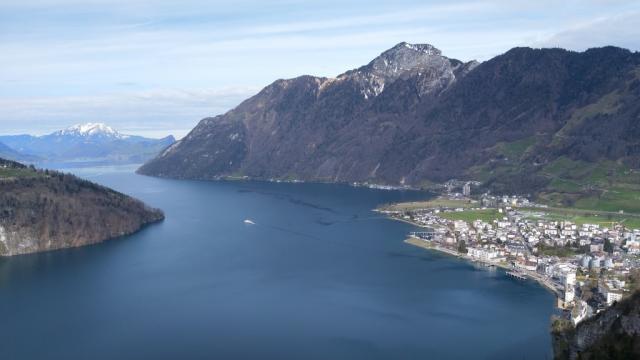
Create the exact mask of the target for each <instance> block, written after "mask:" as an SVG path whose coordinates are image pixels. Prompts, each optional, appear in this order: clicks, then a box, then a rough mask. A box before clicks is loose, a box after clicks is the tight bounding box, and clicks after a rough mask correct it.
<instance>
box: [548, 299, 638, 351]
mask: <svg viewBox="0 0 640 360" xmlns="http://www.w3.org/2000/svg"><path fill="white" fill-rule="evenodd" d="M553 347H554V353H555V358H556V359H558V360H564V359H567V360H568V359H572V360H573V359H584V360H590V359H593V360H596V359H598V360H608V359H638V358H640V292H636V293H634V294H633V295H631V296H629V297H627V298H625V299H623V300H622V301H620V302H619V303H617V304H614V305H613V306H611V307H610V308H607V309H606V310H604V311H602V312H601V313H599V314H597V315H596V316H595V317H593V318H590V319H587V320H585V321H583V322H581V323H580V324H578V326H577V327H576V328H573V326H572V325H571V324H569V323H568V322H564V321H560V322H556V323H555V324H554V329H553Z"/></svg>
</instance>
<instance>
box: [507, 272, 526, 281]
mask: <svg viewBox="0 0 640 360" xmlns="http://www.w3.org/2000/svg"><path fill="white" fill-rule="evenodd" d="M507 276H511V277H512V278H514V279H518V280H527V276H526V275H525V274H521V273H519V272H516V271H507Z"/></svg>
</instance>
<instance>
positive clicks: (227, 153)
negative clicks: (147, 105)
mask: <svg viewBox="0 0 640 360" xmlns="http://www.w3.org/2000/svg"><path fill="white" fill-rule="evenodd" d="M639 99H640V55H639V54H638V53H633V52H630V51H628V50H625V49H620V48H615V47H604V48H597V49H590V50H587V51H585V52H572V51H567V50H562V49H531V48H514V49H512V50H510V51H508V52H507V53H505V54H502V55H499V56H497V57H495V58H493V59H490V60H488V61H485V62H483V63H481V64H478V63H476V62H467V63H463V62H461V61H458V60H454V59H449V58H446V57H444V56H442V54H441V53H440V51H439V50H437V49H435V48H434V47H433V46H431V45H426V44H425V45H411V44H406V43H401V44H398V45H396V46H395V47H393V48H392V49H390V50H388V51H386V52H384V53H382V54H381V55H380V56H379V57H377V58H376V59H374V60H373V61H371V62H370V63H369V64H367V65H365V66H363V67H360V68H358V69H355V70H351V71H348V72H345V73H344V74H342V75H339V76H337V77H336V78H332V79H327V78H317V77H313V76H301V77H298V78H294V79H288V80H277V81H275V82H274V83H273V84H271V85H269V86H267V87H265V88H264V89H263V90H262V91H260V92H259V93H258V94H256V95H255V96H253V97H251V98H249V99H247V100H246V101H244V102H243V103H241V104H240V105H238V106H237V107H236V108H234V109H232V110H230V111H229V112H227V113H226V114H223V115H218V116H216V117H213V118H206V119H203V120H202V121H201V122H200V123H199V124H198V125H197V126H196V127H195V128H194V129H193V131H191V132H190V133H189V134H188V135H187V136H186V137H185V138H184V139H182V140H181V141H179V142H177V143H176V144H174V145H173V146H171V147H170V148H168V149H167V150H166V151H164V152H163V153H161V154H160V155H159V156H158V157H157V158H156V159H154V160H152V161H150V162H148V163H147V164H145V165H144V166H143V167H141V168H140V169H139V172H140V173H142V174H149V175H155V176H164V177H173V178H194V179H217V178H222V177H239V176H247V177H250V178H257V179H271V178H277V179H299V180H305V181H323V182H324V181H326V182H371V183H378V184H388V185H412V186H417V187H420V186H425V185H428V184H430V183H433V182H443V181H446V180H448V179H451V178H462V179H474V180H480V181H482V182H483V183H485V184H487V186H488V187H491V188H493V189H496V190H498V191H503V192H511V193H513V192H522V191H526V192H531V191H535V190H536V189H540V188H542V187H544V186H546V185H547V184H548V183H549V181H550V179H549V178H548V177H545V176H543V175H542V172H543V170H544V168H545V166H547V165H548V164H550V163H553V162H554V161H556V160H557V159H558V158H561V157H568V158H569V159H570V160H572V161H582V162H597V161H614V162H620V163H624V164H626V165H625V166H628V167H634V166H636V165H637V164H640V146H638V142H637V140H635V139H637V138H639V135H640V128H638V124H639V123H640V121H638V119H639V116H640V101H638V100H639Z"/></svg>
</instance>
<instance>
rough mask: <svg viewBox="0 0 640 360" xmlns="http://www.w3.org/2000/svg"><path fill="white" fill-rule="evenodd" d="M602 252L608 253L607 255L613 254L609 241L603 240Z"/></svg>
mask: <svg viewBox="0 0 640 360" xmlns="http://www.w3.org/2000/svg"><path fill="white" fill-rule="evenodd" d="M604 251H606V252H608V253H609V254H611V253H613V244H612V243H611V241H610V240H609V239H604Z"/></svg>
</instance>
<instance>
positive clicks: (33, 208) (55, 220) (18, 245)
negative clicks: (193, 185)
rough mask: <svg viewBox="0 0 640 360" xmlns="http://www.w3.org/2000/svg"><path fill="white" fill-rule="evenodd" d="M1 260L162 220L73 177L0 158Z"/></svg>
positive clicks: (114, 234)
mask: <svg viewBox="0 0 640 360" xmlns="http://www.w3.org/2000/svg"><path fill="white" fill-rule="evenodd" d="M0 214H2V216H0V256H10V255H18V254H26V253H32V252H39V251H47V250H54V249H61V248H68V247H76V246H82V245H87V244H94V243H98V242H101V241H104V240H107V239H111V238H114V237H118V236H122V235H126V234H130V233H133V232H135V231H137V230H139V229H140V228H142V227H143V226H145V225H147V224H149V223H152V222H156V221H160V220H162V219H164V214H163V213H162V211H160V210H158V209H153V208H150V207H148V206H146V205H145V204H144V203H142V202H141V201H139V200H136V199H133V198H131V197H129V196H127V195H124V194H121V193H119V192H116V191H113V190H111V189H108V188H106V187H103V186H100V185H97V184H94V183H92V182H89V181H86V180H82V179H79V178H77V177H75V176H73V175H70V174H65V173H60V172H55V171H49V170H35V169H33V168H28V167H26V166H24V165H22V164H20V163H17V162H13V161H9V160H4V159H0Z"/></svg>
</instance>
